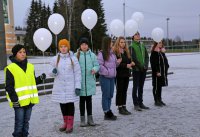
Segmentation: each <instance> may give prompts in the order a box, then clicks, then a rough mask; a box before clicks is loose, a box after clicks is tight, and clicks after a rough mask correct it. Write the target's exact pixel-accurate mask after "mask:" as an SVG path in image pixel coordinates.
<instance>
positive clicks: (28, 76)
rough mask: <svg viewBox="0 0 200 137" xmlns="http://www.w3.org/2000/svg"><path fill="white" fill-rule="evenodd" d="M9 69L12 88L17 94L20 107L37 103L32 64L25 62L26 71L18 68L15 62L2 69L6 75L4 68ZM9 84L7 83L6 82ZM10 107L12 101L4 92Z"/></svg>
mask: <svg viewBox="0 0 200 137" xmlns="http://www.w3.org/2000/svg"><path fill="white" fill-rule="evenodd" d="M7 69H8V70H9V71H10V72H11V73H12V75H13V77H14V81H15V85H14V89H15V92H16V93H17V96H18V101H19V104H20V106H21V107H23V106H27V105H29V104H30V103H31V104H38V103H39V97H38V90H37V86H36V81H35V76H34V66H33V64H31V63H27V69H26V72H24V70H23V69H22V68H20V67H19V66H18V65H17V64H15V63H11V64H10V65H8V66H7V67H6V68H5V69H4V73H5V76H6V70H7ZM6 84H9V83H6ZM6 97H7V99H8V102H9V105H10V107H13V103H12V102H11V100H10V97H9V95H8V93H7V92H6Z"/></svg>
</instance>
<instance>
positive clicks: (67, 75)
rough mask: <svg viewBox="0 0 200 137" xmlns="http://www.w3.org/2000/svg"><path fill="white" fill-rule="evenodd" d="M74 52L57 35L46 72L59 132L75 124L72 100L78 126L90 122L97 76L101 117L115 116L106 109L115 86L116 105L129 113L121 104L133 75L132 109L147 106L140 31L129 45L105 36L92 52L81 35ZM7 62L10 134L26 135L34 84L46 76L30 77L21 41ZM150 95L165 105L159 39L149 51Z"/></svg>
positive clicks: (31, 70)
mask: <svg viewBox="0 0 200 137" xmlns="http://www.w3.org/2000/svg"><path fill="white" fill-rule="evenodd" d="M79 46H80V47H79V49H78V50H77V52H76V53H75V54H73V52H71V51H70V43H69V41H68V40H66V39H62V40H60V41H59V43H58V49H59V53H58V54H57V55H56V56H55V57H53V58H52V60H51V62H50V68H49V76H51V77H54V85H53V89H52V101H54V102H57V103H59V105H60V109H61V113H62V116H63V125H61V127H60V128H59V130H60V131H64V132H66V133H71V132H72V131H73V124H74V113H75V106H74V103H75V102H76V101H78V100H79V109H80V126H81V127H85V126H95V125H96V123H95V122H94V121H93V115H92V96H93V95H95V92H96V77H95V74H96V73H98V74H99V82H100V86H101V91H102V108H103V111H104V119H105V120H116V119H117V116H116V115H114V114H113V112H112V110H111V104H112V98H113V94H114V89H115V85H116V106H117V107H118V110H119V113H120V114H122V115H130V114H131V112H129V111H128V110H127V108H126V100H127V89H128V85H129V77H130V76H131V75H132V76H133V91H132V98H133V104H134V109H135V110H136V111H142V109H149V107H147V106H145V105H144V104H143V86H144V81H145V78H146V72H147V69H148V64H149V55H148V52H147V50H146V48H145V46H144V45H143V44H142V43H141V42H140V34H139V32H137V33H136V34H135V35H134V36H133V43H132V44H131V45H130V46H129V47H128V45H127V43H126V40H125V38H124V37H118V39H117V40H116V41H115V43H113V42H112V39H111V38H110V37H104V38H103V40H102V48H101V50H100V51H99V53H98V55H97V56H96V55H95V54H94V53H93V52H92V51H91V50H90V48H89V41H88V39H87V38H85V37H83V38H81V39H80V41H79ZM12 53H13V55H12V56H11V57H10V59H11V61H12V63H11V64H10V65H8V66H7V67H6V68H5V75H6V93H7V98H8V101H9V103H10V106H11V107H13V108H14V111H15V126H14V127H15V128H14V132H13V136H14V137H27V136H28V134H29V133H28V129H29V120H30V117H31V110H32V107H33V106H34V104H37V103H39V98H38V91H37V87H36V84H40V83H42V81H44V80H45V78H46V75H45V74H44V73H43V74H42V75H41V76H39V77H37V78H36V77H35V74H34V66H33V65H32V64H31V63H28V61H27V58H26V50H25V47H24V46H22V45H16V46H14V47H13V49H12ZM150 63H151V67H152V81H153V82H152V83H153V96H154V101H155V105H156V106H163V105H166V104H165V103H164V102H163V101H162V98H161V93H162V87H163V86H167V71H168V68H169V65H168V61H167V58H166V56H165V51H164V47H163V44H162V42H159V43H156V42H155V43H154V45H153V47H152V51H151V57H150ZM85 111H87V122H86V116H85Z"/></svg>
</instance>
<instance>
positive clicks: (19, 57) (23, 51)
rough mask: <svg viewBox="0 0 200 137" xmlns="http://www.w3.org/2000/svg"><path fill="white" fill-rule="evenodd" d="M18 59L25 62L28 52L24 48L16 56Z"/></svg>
mask: <svg viewBox="0 0 200 137" xmlns="http://www.w3.org/2000/svg"><path fill="white" fill-rule="evenodd" d="M15 57H16V59H17V60H18V61H23V60H24V59H25V58H26V51H25V49H24V48H22V49H21V50H19V51H18V52H17V54H16V56H15Z"/></svg>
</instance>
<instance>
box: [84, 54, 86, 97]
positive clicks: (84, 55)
mask: <svg viewBox="0 0 200 137" xmlns="http://www.w3.org/2000/svg"><path fill="white" fill-rule="evenodd" d="M84 58H85V94H86V96H87V84H86V73H87V70H86V53H85V52H84Z"/></svg>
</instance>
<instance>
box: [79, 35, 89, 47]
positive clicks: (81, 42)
mask: <svg viewBox="0 0 200 137" xmlns="http://www.w3.org/2000/svg"><path fill="white" fill-rule="evenodd" d="M83 43H85V44H87V45H89V41H88V39H87V38H86V37H83V38H81V39H80V41H79V46H80V45H81V44H83Z"/></svg>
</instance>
